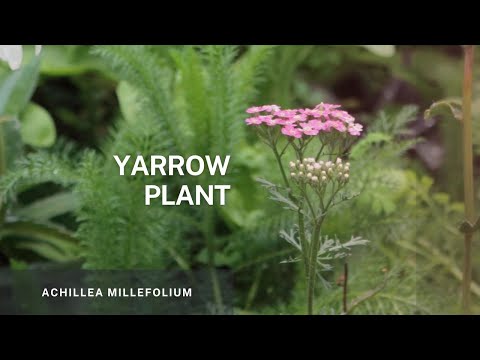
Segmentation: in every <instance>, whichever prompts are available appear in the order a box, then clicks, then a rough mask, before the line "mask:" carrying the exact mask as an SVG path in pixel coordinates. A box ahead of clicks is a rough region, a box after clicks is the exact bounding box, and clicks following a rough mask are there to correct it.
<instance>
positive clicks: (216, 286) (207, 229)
mask: <svg viewBox="0 0 480 360" xmlns="http://www.w3.org/2000/svg"><path fill="white" fill-rule="evenodd" d="M213 210H214V209H213V208H211V207H209V208H208V209H207V213H206V216H205V218H204V224H203V225H204V226H203V236H204V238H205V241H206V245H207V257H208V260H207V261H208V270H209V272H210V278H211V281H212V289H213V298H214V300H215V305H216V306H217V310H218V311H220V312H221V311H222V310H223V299H222V291H221V288H220V281H219V279H218V274H217V270H216V268H215V244H214V239H213V236H214V233H213V221H214V216H213V215H214V214H213Z"/></svg>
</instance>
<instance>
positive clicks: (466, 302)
mask: <svg viewBox="0 0 480 360" xmlns="http://www.w3.org/2000/svg"><path fill="white" fill-rule="evenodd" d="M473 49H474V48H473V45H465V47H464V53H465V64H464V78H463V104H462V107H463V121H462V124H463V181H464V198H465V199H464V201H465V217H466V220H467V221H469V222H470V223H472V224H473V223H475V220H476V219H475V206H474V186H473V150H472V149H473V144H472V81H473ZM472 237H473V234H472V233H465V239H464V264H463V282H462V305H463V311H464V312H465V313H467V314H468V313H470V284H471V282H472Z"/></svg>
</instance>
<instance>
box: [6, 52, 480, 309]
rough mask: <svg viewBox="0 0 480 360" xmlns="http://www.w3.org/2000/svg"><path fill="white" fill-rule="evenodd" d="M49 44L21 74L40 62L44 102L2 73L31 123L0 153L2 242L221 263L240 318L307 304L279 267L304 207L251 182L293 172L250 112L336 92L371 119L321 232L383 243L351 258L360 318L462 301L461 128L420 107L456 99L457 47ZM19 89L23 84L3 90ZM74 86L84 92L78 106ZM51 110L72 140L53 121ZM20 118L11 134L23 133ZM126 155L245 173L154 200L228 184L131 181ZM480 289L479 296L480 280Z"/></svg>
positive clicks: (21, 251)
mask: <svg viewBox="0 0 480 360" xmlns="http://www.w3.org/2000/svg"><path fill="white" fill-rule="evenodd" d="M45 48H46V49H45V53H44V55H43V58H42V62H41V66H40V67H38V64H37V65H35V63H33V62H32V63H30V65H28V66H30V67H28V66H27V67H25V68H24V70H22V71H29V70H30V71H32V68H33V67H34V66H36V70H35V69H34V70H35V71H36V73H37V74H38V73H39V74H40V81H39V82H38V84H37V85H38V87H37V90H36V91H35V93H34V94H33V98H32V99H33V101H36V102H38V105H34V103H33V102H31V100H32V99H31V95H32V93H33V91H34V86H35V85H36V76H35V77H33V78H34V81H33V82H31V83H30V84H26V85H25V82H21V81H20V80H18V79H13V80H12V79H11V77H12V76H13V75H12V74H8V73H7V71H3V69H1V70H2V71H0V75H1V77H0V110H1V113H0V115H9V118H10V116H11V117H12V119H13V117H14V118H19V119H20V123H21V126H23V128H22V132H21V133H18V129H17V130H16V133H17V135H18V136H17V137H16V138H15V137H14V136H8V137H7V140H8V143H7V144H6V149H12V150H8V151H6V152H3V154H5V153H6V154H8V158H7V159H5V160H6V161H7V162H8V166H6V168H5V172H3V170H2V173H1V174H0V175H1V177H0V197H1V198H2V200H3V203H4V207H3V212H4V213H5V214H4V216H2V218H3V220H4V223H3V225H2V230H1V232H0V234H1V236H2V239H1V240H0V249H1V251H2V253H5V254H6V255H8V256H9V257H10V259H11V260H12V261H11V263H12V266H13V264H18V261H23V262H27V263H30V262H36V261H45V260H48V261H60V262H72V266H78V264H79V263H80V264H81V266H83V267H85V268H89V269H129V268H142V269H143V268H155V269H169V268H181V269H183V270H186V271H188V270H189V269H192V268H197V267H202V266H206V265H207V264H210V265H212V264H213V265H214V266H215V267H226V268H229V269H231V270H232V271H233V273H234V274H235V278H236V281H235V287H236V297H235V306H236V309H237V312H238V313H249V312H252V313H275V314H277V313H302V312H303V307H304V302H305V296H306V294H305V289H303V285H302V282H301V281H298V278H299V276H300V274H301V269H300V266H298V265H297V264H291V263H288V264H283V263H281V262H282V261H283V260H286V259H288V258H289V257H290V256H291V255H292V250H291V247H289V246H288V244H287V243H286V242H285V241H284V240H282V239H281V238H280V237H279V232H280V231H281V230H284V229H289V228H291V224H292V219H291V218H289V216H288V214H287V215H286V214H284V213H283V212H282V211H279V210H278V209H276V208H275V206H273V205H272V204H271V202H269V201H268V200H267V199H266V197H267V196H266V195H267V193H266V191H265V190H264V189H262V187H261V186H259V185H258V183H257V182H256V181H255V179H256V178H257V177H267V175H268V178H269V180H271V181H278V182H280V179H279V178H275V176H278V175H275V174H276V172H275V171H274V170H273V169H274V168H275V164H274V163H273V158H272V157H271V155H270V154H269V152H268V151H265V150H264V149H263V147H262V146H261V145H260V144H259V143H258V142H257V140H256V139H255V137H254V136H253V135H252V134H251V133H249V132H248V131H247V129H246V128H245V126H244V123H243V119H244V118H245V115H244V110H245V108H247V107H248V106H250V105H251V104H253V103H262V102H264V103H278V104H279V105H281V106H284V107H288V106H312V105H315V104H316V103H318V102H320V101H331V102H336V101H337V102H342V104H345V106H346V107H347V108H349V109H351V112H352V113H355V114H358V118H359V119H360V121H361V122H362V123H363V124H365V125H366V131H365V134H364V135H363V136H362V137H361V138H360V139H359V140H358V142H356V143H355V144H354V145H353V146H352V147H351V149H350V151H349V156H350V157H351V158H352V159H355V161H352V168H351V173H352V175H353V176H352V182H351V187H352V189H354V190H355V191H358V192H360V195H359V196H358V197H356V198H355V199H354V200H352V201H351V202H349V203H348V204H342V205H340V206H339V207H338V208H335V209H334V210H333V213H332V214H331V215H330V218H329V221H328V223H326V224H325V227H324V231H325V235H328V236H330V237H332V238H334V237H336V236H338V237H345V236H348V237H349V236H350V235H352V231H353V232H354V233H355V234H360V235H361V236H362V237H364V238H366V239H368V240H369V244H368V246H366V247H365V248H364V249H362V250H361V251H360V252H359V253H358V254H356V255H355V256H353V257H352V258H351V259H349V270H350V271H349V273H350V275H349V281H348V286H349V292H348V299H349V302H350V303H351V304H352V306H351V309H352V310H351V311H352V313H359V314H360V313H362V314H363V313H365V314H379V313H381V314H383V313H385V314H392V313H393V314H411V313H419V314H425V313H438V312H447V313H450V312H456V311H458V307H457V303H458V298H459V279H460V276H461V270H460V269H461V262H460V261H461V246H460V239H461V236H460V233H459V232H458V231H457V229H456V225H457V223H458V222H459V221H460V220H462V204H461V203H459V202H458V201H459V200H461V197H460V195H459V194H461V192H459V183H458V181H459V179H458V178H459V177H458V175H457V174H458V168H459V164H458V161H457V160H455V159H457V158H458V153H459V152H460V148H459V142H458V140H457V139H456V138H455V136H456V134H458V129H456V125H457V124H455V123H454V122H453V120H451V119H447V118H445V119H444V120H443V118H442V117H439V116H437V117H435V118H434V121H433V122H432V123H431V124H430V125H429V126H426V125H425V122H424V121H423V117H422V114H423V110H425V109H427V108H428V107H429V106H430V105H431V103H433V102H434V101H435V100H438V99H441V98H443V97H451V96H456V95H458V94H459V93H460V88H459V84H460V83H459V79H461V78H460V74H461V65H460V62H459V59H458V56H456V54H455V49H453V50H452V49H450V48H445V49H431V48H429V47H420V48H418V49H415V48H411V47H401V48H400V49H398V50H397V51H396V53H395V54H393V55H391V56H388V57H385V56H383V55H385V54H383V53H380V54H378V53H375V52H371V51H369V50H367V49H365V48H362V47H356V46H301V47H296V46H277V47H274V46H248V47H247V46H241V47H237V46H201V47H191V46H161V47H160V46H95V47H82V46H78V47H60V46H59V47H57V46H51V47H49V46H46V47H45ZM451 52H453V53H451ZM387 55H390V54H387ZM432 63H435V64H438V66H431V64H432ZM16 74H22V73H21V72H17V73H15V76H17V77H18V76H20V75H16ZM9 77H10V78H9ZM10 83H11V84H14V83H21V84H24V85H23V86H24V87H25V86H27V90H22V88H21V87H18V88H17V90H16V92H12V91H10V92H8V94H9V95H8V96H6V95H2V94H4V93H7V90H8V89H10V88H12V87H10V88H9V87H8V86H7V85H8V84H10ZM5 84H6V85H5ZM93 84H94V85H95V87H98V90H96V89H97V88H95V90H94V89H93V88H94V85H93ZM60 89H61V90H60ZM65 89H67V90H65ZM95 91H98V92H97V93H96V94H95V95H92V93H93V92H95ZM2 92H3V93H2ZM63 92H65V95H60V94H61V93H62V94H63ZM12 94H13V95H12ZM16 94H26V95H25V96H24V97H23V98H18V96H19V95H16ZM78 94H80V96H78ZM14 97H16V100H11V99H12V98H14ZM73 98H75V99H77V98H79V99H81V100H78V101H79V103H74V104H73V105H72V104H71V103H72V102H73V100H72V99H73ZM7 100H8V101H7ZM75 101H77V100H75ZM4 103H5V104H11V105H9V106H10V108H8V107H5V106H4ZM411 104H414V105H411ZM39 105H41V106H43V108H40V110H39V108H36V107H35V106H39ZM32 106H33V107H32ZM78 108H81V109H83V110H82V111H77V109H78ZM5 109H7V110H8V111H7V110H5ZM44 109H47V110H48V112H46V111H45V110H44ZM43 112H45V113H46V114H45V113H43ZM32 113H36V115H35V114H34V115H32ZM51 117H53V119H54V120H55V125H56V129H57V132H58V134H59V137H57V136H56V133H55V128H53V131H51V130H49V129H50V127H49V126H50V125H51V124H52V123H53V122H52V120H51ZM37 118H39V119H41V120H39V121H38V123H37V122H36V120H35V119H37ZM42 119H43V120H42ZM24 120H25V123H26V124H29V123H30V124H33V125H32V127H33V130H31V131H30V130H29V128H30V127H27V125H25V126H24V125H23V124H22V122H23V121H24ZM9 121H10V120H9ZM11 121H14V120H11ZM15 121H17V120H15ZM477 123H478V122H477ZM419 124H420V125H419ZM7 125H8V124H3V123H2V131H3V132H4V133H5V132H7V131H10V132H14V133H15V130H12V129H10V128H9V127H8V126H7ZM418 126H420V127H423V128H425V129H427V130H424V131H417V128H418ZM39 128H40V129H42V130H41V131H38V130H37V129H39ZM107 129H108V130H107ZM478 133H479V132H478V131H477V135H478ZM35 134H43V135H41V136H38V137H37V136H35ZM432 134H433V135H432ZM2 138H3V137H2ZM20 138H21V140H18V139H20ZM14 139H17V140H14ZM438 139H440V140H438ZM54 141H55V145H53V146H51V145H52V143H53V142H54ZM22 142H23V144H22ZM432 142H433V143H438V142H441V145H442V147H443V148H444V149H445V151H446V155H445V159H444V161H443V163H442V164H441V166H435V167H433V168H432V167H429V164H427V163H426V162H425V161H424V158H422V155H421V153H420V150H419V149H420V148H419V144H423V145H422V146H425V144H427V145H428V144H432ZM479 143H480V141H479V140H478V139H477V144H479ZM2 146H3V145H2ZM14 146H16V147H14ZM42 147H43V148H45V147H46V149H41V148H42ZM126 154H142V155H143V156H144V157H145V158H148V157H149V155H154V154H165V155H168V154H177V155H182V156H189V155H192V154H198V155H203V154H214V155H221V156H225V155H232V158H231V164H230V167H229V168H230V171H229V173H228V174H227V176H226V177H224V178H222V181H221V182H222V183H228V184H231V185H232V190H231V191H230V192H229V195H228V202H227V205H226V206H225V207H221V206H215V207H208V206H205V207H204V206H199V207H188V206H185V207H184V206H180V207H169V208H164V207H162V206H159V205H157V206H155V205H152V206H149V207H147V206H145V205H144V199H143V197H142V194H143V191H144V190H143V189H144V186H145V185H146V184H156V185H160V184H168V185H169V186H170V187H172V188H176V187H178V186H180V185H182V184H184V183H187V184H188V185H196V184H199V185H208V184H215V183H218V181H217V180H218V179H214V178H211V177H207V176H200V177H195V178H194V177H183V178H182V177H178V176H173V177H164V178H161V177H146V176H135V177H129V176H118V167H117V165H116V163H115V161H114V160H113V155H119V156H121V157H122V156H124V155H126ZM427 156H428V155H427ZM460 171H461V164H460ZM272 177H273V178H272ZM460 190H461V188H460ZM132 194H138V196H134V195H132ZM39 209H42V210H39ZM477 253H478V252H477ZM476 259H477V260H478V259H479V255H478V254H477V255H476ZM476 271H478V268H477V269H476ZM342 273H343V262H341V261H337V262H336V263H335V266H334V269H333V271H331V272H329V273H327V274H325V279H326V281H325V282H324V290H323V291H322V292H321V293H320V294H318V299H317V302H316V303H317V304H319V306H318V309H317V310H318V311H321V312H322V313H340V312H341V300H342V287H341V286H339V285H337V283H341V281H339V277H341V276H342ZM477 275H478V274H477V273H474V279H475V278H476V276H477ZM477 278H478V277H477ZM473 293H474V300H475V303H476V304H477V306H478V303H479V302H478V300H479V298H480V287H479V286H478V285H477V283H475V285H474V287H473Z"/></svg>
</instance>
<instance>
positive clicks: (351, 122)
mask: <svg viewBox="0 0 480 360" xmlns="http://www.w3.org/2000/svg"><path fill="white" fill-rule="evenodd" d="M340 107H341V106H340V105H333V104H324V103H321V104H319V105H317V106H316V107H315V108H313V109H287V110H285V109H283V110H282V109H281V108H280V107H279V106H277V105H263V106H254V107H250V108H248V109H247V111H246V112H247V113H248V114H251V115H252V116H251V117H249V118H247V119H246V120H245V122H246V124H247V125H249V126H252V127H253V128H255V129H256V132H257V134H258V136H259V137H260V139H261V140H262V141H263V142H264V143H265V144H266V145H267V146H268V147H270V148H271V149H272V151H273V153H274V155H275V158H276V160H277V163H278V167H279V170H280V173H281V175H282V178H283V181H284V186H280V185H276V184H273V183H271V182H269V181H267V180H259V181H260V182H261V183H262V185H263V186H264V187H266V188H267V189H268V191H269V192H270V195H271V196H270V198H271V199H273V200H275V201H277V202H279V203H281V204H282V207H283V208H287V209H289V210H292V211H294V212H295V213H296V214H297V216H298V222H297V224H296V225H295V227H294V228H293V229H291V230H290V231H285V230H283V231H281V233H280V235H281V237H283V238H284V239H285V240H287V241H288V242H289V243H290V244H292V245H293V246H294V247H295V248H296V249H297V250H298V251H299V252H300V256H299V257H297V258H293V259H290V260H289V261H288V262H290V261H294V262H296V261H302V262H303V263H304V270H305V275H306V282H307V313H308V314H312V313H313V312H314V311H313V300H314V291H315V284H316V279H317V276H321V275H320V272H321V271H331V270H332V269H333V266H332V265H331V264H330V263H331V262H333V261H335V260H338V259H342V258H345V257H347V256H348V255H350V251H351V248H352V247H353V246H357V245H364V244H365V243H366V242H367V240H364V239H362V238H360V237H352V238H351V239H349V240H347V241H343V242H342V241H340V240H339V239H337V238H336V237H335V238H334V239H331V238H330V237H329V236H327V235H324V234H322V232H321V229H322V225H323V222H324V220H325V218H326V215H327V213H328V212H329V211H330V209H332V208H333V207H335V206H336V205H339V204H340V203H342V202H344V201H346V200H349V199H351V198H352V197H353V196H352V195H351V194H349V193H348V192H346V191H345V189H346V187H347V185H348V182H349V180H350V163H349V162H347V161H344V160H342V157H345V156H346V154H347V152H348V148H349V146H350V145H351V144H352V141H354V140H355V138H356V137H358V136H360V135H361V133H362V130H363V126H362V125H361V124H359V123H356V122H355V118H354V117H353V116H351V115H350V114H349V113H348V112H346V111H344V110H340V109H339V108H340ZM314 139H317V140H318V142H317V141H313V140H314ZM293 154H294V155H293ZM285 155H288V156H295V158H294V159H292V158H291V159H289V160H290V161H289V163H288V168H287V166H286V165H287V164H284V161H283V158H284V156H285Z"/></svg>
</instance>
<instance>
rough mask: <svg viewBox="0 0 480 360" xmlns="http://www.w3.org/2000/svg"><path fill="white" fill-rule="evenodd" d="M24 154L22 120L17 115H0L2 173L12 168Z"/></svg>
mask: <svg viewBox="0 0 480 360" xmlns="http://www.w3.org/2000/svg"><path fill="white" fill-rule="evenodd" d="M22 154H23V143H22V139H21V137H20V122H19V121H18V120H17V119H16V118H15V117H10V116H0V174H1V173H3V172H5V170H8V169H11V168H12V167H13V165H14V164H15V162H16V160H17V159H18V158H19V157H20V156H21V155H22Z"/></svg>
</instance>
